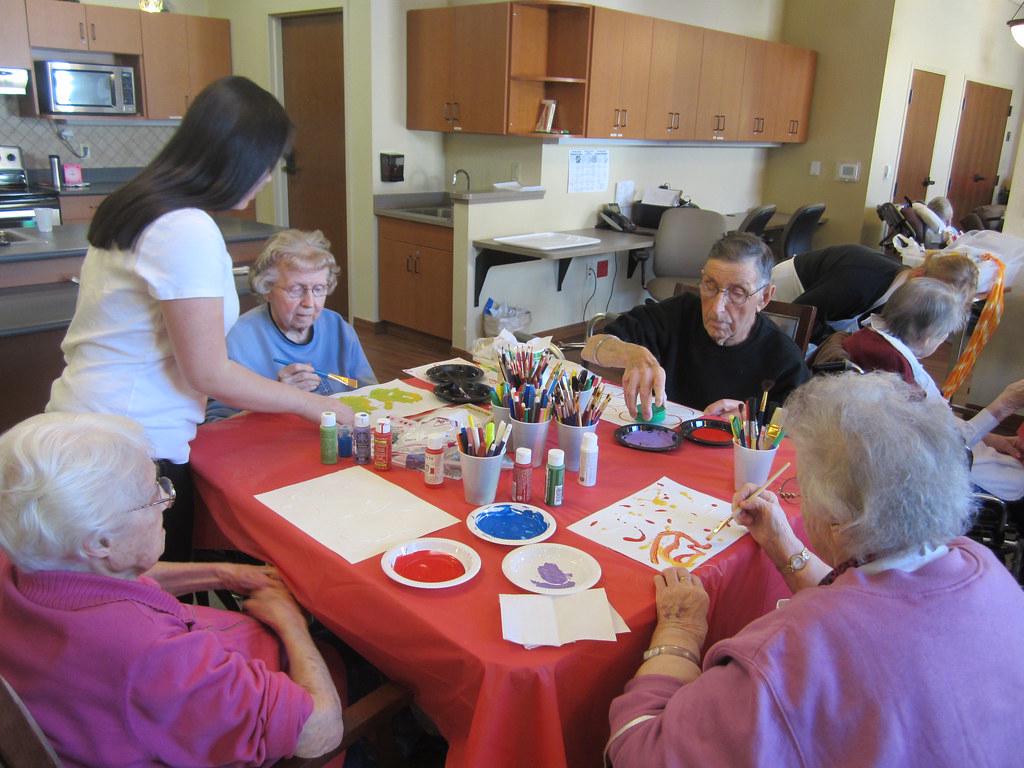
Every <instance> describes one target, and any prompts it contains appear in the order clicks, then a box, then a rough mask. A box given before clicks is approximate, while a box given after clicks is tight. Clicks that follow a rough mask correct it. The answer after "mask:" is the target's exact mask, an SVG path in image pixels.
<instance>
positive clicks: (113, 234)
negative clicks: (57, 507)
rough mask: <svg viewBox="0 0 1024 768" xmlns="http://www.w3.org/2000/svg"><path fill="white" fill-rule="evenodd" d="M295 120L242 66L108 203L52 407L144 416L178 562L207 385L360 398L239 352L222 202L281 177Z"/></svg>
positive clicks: (203, 97) (313, 412)
mask: <svg viewBox="0 0 1024 768" xmlns="http://www.w3.org/2000/svg"><path fill="white" fill-rule="evenodd" d="M293 130H294V128H293V126H292V124H291V121H290V120H289V119H288V115H287V114H285V111H284V109H283V108H282V106H281V105H280V104H279V103H278V102H277V100H276V99H275V98H274V97H273V96H272V95H271V94H269V93H267V92H266V91H265V90H263V89H262V88H260V87H259V86H257V85H256V84H255V83H253V82H252V81H250V80H247V79H246V78H243V77H226V78H223V79H221V80H218V81H216V82H214V83H212V84H211V85H209V86H207V87H206V88H205V89H204V90H203V91H202V92H201V93H200V94H199V95H198V96H197V97H196V99H195V101H193V103H192V105H191V106H190V107H189V109H188V112H186V114H185V117H184V118H183V119H182V121H181V126H180V127H179V128H178V130H177V131H176V132H175V133H174V135H173V136H172V137H171V139H170V141H169V142H168V143H167V145H166V146H165V147H164V148H163V149H162V150H161V151H160V153H159V154H158V155H157V157H156V158H155V159H154V160H153V161H152V162H151V163H150V164H149V165H148V166H147V167H146V168H145V169H143V171H142V172H141V173H140V174H139V175H138V176H137V177H135V178H134V179H133V180H132V181H131V182H129V183H128V184H126V185H125V186H124V187H122V188H121V189H120V190H118V191H117V192H115V193H114V194H112V195H110V197H108V198H107V199H106V200H104V201H103V204H102V205H100V207H99V209H98V210H97V211H96V216H95V218H94V219H93V221H92V225H91V226H90V227H89V250H88V252H87V254H86V257H85V262H84V264H83V265H82V273H81V285H80V287H79V293H78V302H77V305H76V307H75V315H74V318H73V319H72V321H71V326H70V327H69V328H68V332H67V335H66V336H65V337H64V342H63V344H62V345H61V349H62V351H63V352H64V359H65V368H64V372H63V373H62V374H61V377H60V378H59V379H57V381H55V382H54V384H53V388H52V391H51V393H50V402H49V404H48V405H47V406H46V408H47V410H48V411H95V412H102V413H115V414H119V415H123V416H128V417H130V418H133V419H135V420H136V421H138V422H140V423H141V424H142V425H143V427H144V429H145V431H146V436H147V437H148V439H149V441H150V444H151V445H152V451H153V458H154V459H156V460H158V461H159V462H160V464H161V469H160V472H161V474H163V475H166V476H168V477H170V478H171V480H173V482H174V485H175V487H176V488H178V500H177V502H176V504H175V505H174V506H173V507H171V508H170V509H169V510H168V513H167V514H166V515H165V527H166V528H167V546H166V549H165V558H166V559H168V560H176V559H187V557H188V555H189V552H190V549H191V529H192V525H191V518H192V498H191V496H192V494H191V480H190V477H189V472H188V466H187V462H188V457H189V445H188V444H189V441H190V440H191V439H192V438H193V437H194V436H195V431H196V425H197V424H198V423H200V422H201V421H202V420H203V415H204V410H205V405H206V398H207V396H210V397H215V398H217V399H218V400H220V401H222V402H224V403H227V404H229V405H231V406H234V407H236V408H244V409H248V410H254V411H268V412H288V413H295V414H298V415H300V416H303V417H305V418H307V419H310V420H313V421H319V418H320V414H321V412H323V411H328V410H330V411H334V412H335V413H337V415H338V419H339V421H340V422H351V419H352V414H351V411H350V409H348V408H347V407H345V406H343V405H342V404H341V403H339V402H338V401H337V400H335V399H332V398H327V397H323V396H321V395H315V394H312V393H310V392H304V391H302V390H299V389H297V388H295V387H290V386H287V385H285V384H281V383H280V382H276V381H272V380H269V379H266V378H264V377H262V376H260V375H259V374H256V373H253V372H252V371H250V370H248V369H247V368H245V367H244V366H241V365H239V364H237V363H235V362H232V361H231V360H229V359H228V356H227V352H226V347H225V341H224V337H225V335H226V334H227V331H228V330H230V328H231V326H232V325H233V324H234V323H235V320H237V319H238V294H237V293H236V291H235V284H234V279H233V276H232V274H231V257H230V256H229V255H228V252H227V247H226V246H225V244H224V238H223V237H222V235H221V233H220V230H219V229H218V227H217V225H216V223H215V222H214V221H213V219H212V218H211V217H210V213H211V212H215V211H226V210H230V209H241V208H244V207H245V206H247V205H248V204H249V202H250V201H251V200H252V199H253V197H254V196H255V195H256V193H257V192H258V191H259V190H260V189H261V188H262V187H263V186H264V185H265V184H266V183H267V181H269V179H270V171H271V170H272V168H273V167H274V164H275V163H277V162H278V161H279V160H280V158H281V156H282V155H283V154H284V153H285V151H286V150H287V148H288V146H289V143H290V141H291V136H292V132H293Z"/></svg>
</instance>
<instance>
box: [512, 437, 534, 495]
mask: <svg viewBox="0 0 1024 768" xmlns="http://www.w3.org/2000/svg"><path fill="white" fill-rule="evenodd" d="M532 481H533V454H532V452H531V451H530V449H529V448H516V463H515V465H514V466H513V467H512V501H518V502H520V503H521V504H529V503H530V500H531V499H532V498H533V488H532V487H531V486H532Z"/></svg>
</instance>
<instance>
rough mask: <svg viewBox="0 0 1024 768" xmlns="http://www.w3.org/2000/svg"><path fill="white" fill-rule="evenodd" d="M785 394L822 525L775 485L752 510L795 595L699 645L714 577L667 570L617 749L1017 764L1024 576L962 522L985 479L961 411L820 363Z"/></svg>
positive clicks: (813, 511)
mask: <svg viewBox="0 0 1024 768" xmlns="http://www.w3.org/2000/svg"><path fill="white" fill-rule="evenodd" d="M786 406H787V412H788V413H787V418H786V426H787V428H788V429H789V431H790V432H789V433H790V435H791V436H792V438H793V441H794V443H795V444H796V452H797V467H798V476H799V480H800V489H801V496H802V499H801V512H802V514H803V518H804V523H805V526H806V531H807V537H808V542H809V543H808V545H807V546H806V547H805V545H804V543H803V542H801V541H800V540H799V539H798V538H797V537H796V536H795V535H794V533H793V531H792V529H791V528H790V526H789V522H788V519H787V517H786V515H785V513H784V512H783V511H782V509H781V508H780V506H779V502H778V499H777V498H776V496H775V494H773V493H771V492H769V491H764V492H762V493H761V494H759V495H757V496H755V497H752V498H750V499H748V500H745V501H742V502H741V504H740V507H741V509H740V511H739V512H737V520H738V522H739V523H741V524H743V525H745V526H747V528H748V529H749V531H750V533H751V535H752V536H753V538H754V539H755V541H757V543H758V544H759V545H760V546H761V548H762V550H763V552H764V554H765V555H766V556H767V557H768V558H769V559H770V560H771V561H772V562H773V563H774V564H775V566H776V567H777V568H778V569H779V570H780V571H781V572H782V575H783V577H784V578H785V580H786V583H787V584H788V585H789V587H790V588H791V589H792V590H793V592H794V593H795V594H794V595H793V598H792V599H791V600H789V601H788V602H786V603H785V604H783V605H781V606H780V607H779V608H778V609H777V610H775V611H773V612H772V613H770V614H768V615H766V616H763V617H761V618H760V619H757V620H756V621H754V622H752V623H751V624H749V625H748V626H747V627H745V628H744V629H743V630H742V631H741V632H740V633H739V634H737V635H736V636H735V637H733V638H730V639H728V640H723V641H721V642H719V643H716V644H715V645H714V646H713V647H712V648H710V649H709V650H708V652H707V653H706V654H705V655H704V658H703V662H702V661H701V659H700V653H701V646H702V644H703V642H704V637H705V633H706V631H707V622H706V614H707V606H708V597H707V594H706V593H705V592H704V589H703V587H702V586H701V584H700V580H699V579H697V578H696V577H694V576H692V575H691V574H688V573H687V572H686V571H685V570H683V569H669V570H667V571H665V572H664V573H663V574H659V575H658V576H656V577H655V593H656V601H657V611H658V618H657V624H656V626H655V629H654V635H653V637H652V640H651V646H652V651H650V652H649V653H648V654H645V658H646V659H647V660H645V661H644V662H643V664H641V666H640V668H639V670H638V671H637V674H636V676H635V677H634V678H633V680H631V681H630V682H629V684H628V685H627V686H626V692H625V693H624V694H623V695H622V696H620V697H619V698H617V699H616V700H615V701H614V702H613V703H612V708H611V732H612V737H611V741H610V743H609V752H610V755H611V757H612V760H613V762H614V765H615V766H616V768H630V767H631V766H643V768H656V767H658V766H684V765H687V766H689V765H715V766H718V765H722V766H726V765H727V766H751V765H758V766H780V765H785V766H834V767H841V766H896V765H900V766H903V765H928V766H960V765H1015V764H1017V763H1019V761H1020V745H1019V741H1020V740H1019V738H1017V735H1016V733H1015V732H1014V729H1013V728H1007V727H1006V724H1007V723H1013V722H1017V721H1018V719H1019V716H1020V712H1019V709H1020V707H1019V702H1020V691H1021V690H1022V689H1024V688H1022V687H1024V654H1022V653H1021V637H1024V593H1022V592H1021V590H1020V587H1019V586H1018V585H1017V584H1016V583H1015V582H1014V580H1013V579H1012V578H1011V577H1010V575H1009V573H1008V572H1007V570H1006V569H1005V568H1004V567H1003V566H1002V565H1001V564H1000V563H999V562H998V561H997V560H996V558H995V557H994V556H993V555H992V553H991V552H989V550H987V549H985V548H984V547H982V546H981V545H979V544H977V543H975V542H973V541H970V540H969V539H965V538H961V537H960V534H961V533H962V532H963V531H964V530H966V528H967V527H968V525H969V523H970V519H971V484H970V478H969V475H968V472H967V465H966V462H965V461H964V454H963V443H962V440H961V438H960V433H959V430H958V429H957V427H956V424H955V420H954V418H953V416H952V414H951V413H950V412H949V409H948V408H946V407H944V406H943V405H942V404H940V403H932V402H929V401H925V400H921V399H920V398H918V397H916V396H915V394H914V393H913V391H912V389H911V388H910V387H909V386H908V385H906V384H905V383H903V382H901V381H900V380H899V379H898V378H897V377H896V376H893V375H891V374H868V375H865V376H857V375H855V374H845V375H842V376H829V377H819V378H817V379H814V380H812V381H811V382H810V383H808V384H805V385H804V386H802V387H800V388H799V389H797V390H796V392H794V393H793V395H791V396H790V398H789V400H787V402H786ZM754 490H756V489H755V487H754V486H753V485H749V484H748V485H747V486H745V487H744V488H742V489H740V491H739V492H738V493H737V496H736V499H737V501H739V500H741V499H744V498H745V497H746V495H747V494H750V493H751V492H753V491H754ZM726 609H727V607H726Z"/></svg>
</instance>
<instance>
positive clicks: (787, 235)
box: [779, 203, 825, 261]
mask: <svg viewBox="0 0 1024 768" xmlns="http://www.w3.org/2000/svg"><path fill="white" fill-rule="evenodd" d="M824 212H825V204H824V203H814V204H812V205H805V206H802V207H800V208H797V210H796V212H795V213H794V214H793V215H792V216H790V217H789V221H788V222H786V228H785V229H784V230H783V231H782V253H781V254H780V258H779V261H785V260H786V259H791V258H793V257H794V256H795V255H796V254H798V253H806V252H807V251H809V250H811V241H812V239H813V238H814V230H815V229H816V228H817V226H818V219H820V218H821V214H823V213H824Z"/></svg>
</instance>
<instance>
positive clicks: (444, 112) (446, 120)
mask: <svg viewBox="0 0 1024 768" xmlns="http://www.w3.org/2000/svg"><path fill="white" fill-rule="evenodd" d="M441 114H442V116H443V117H444V121H445V122H448V121H449V120H451V118H450V117H449V116H448V102H447V101H446V102H445V103H444V109H443V110H441Z"/></svg>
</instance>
